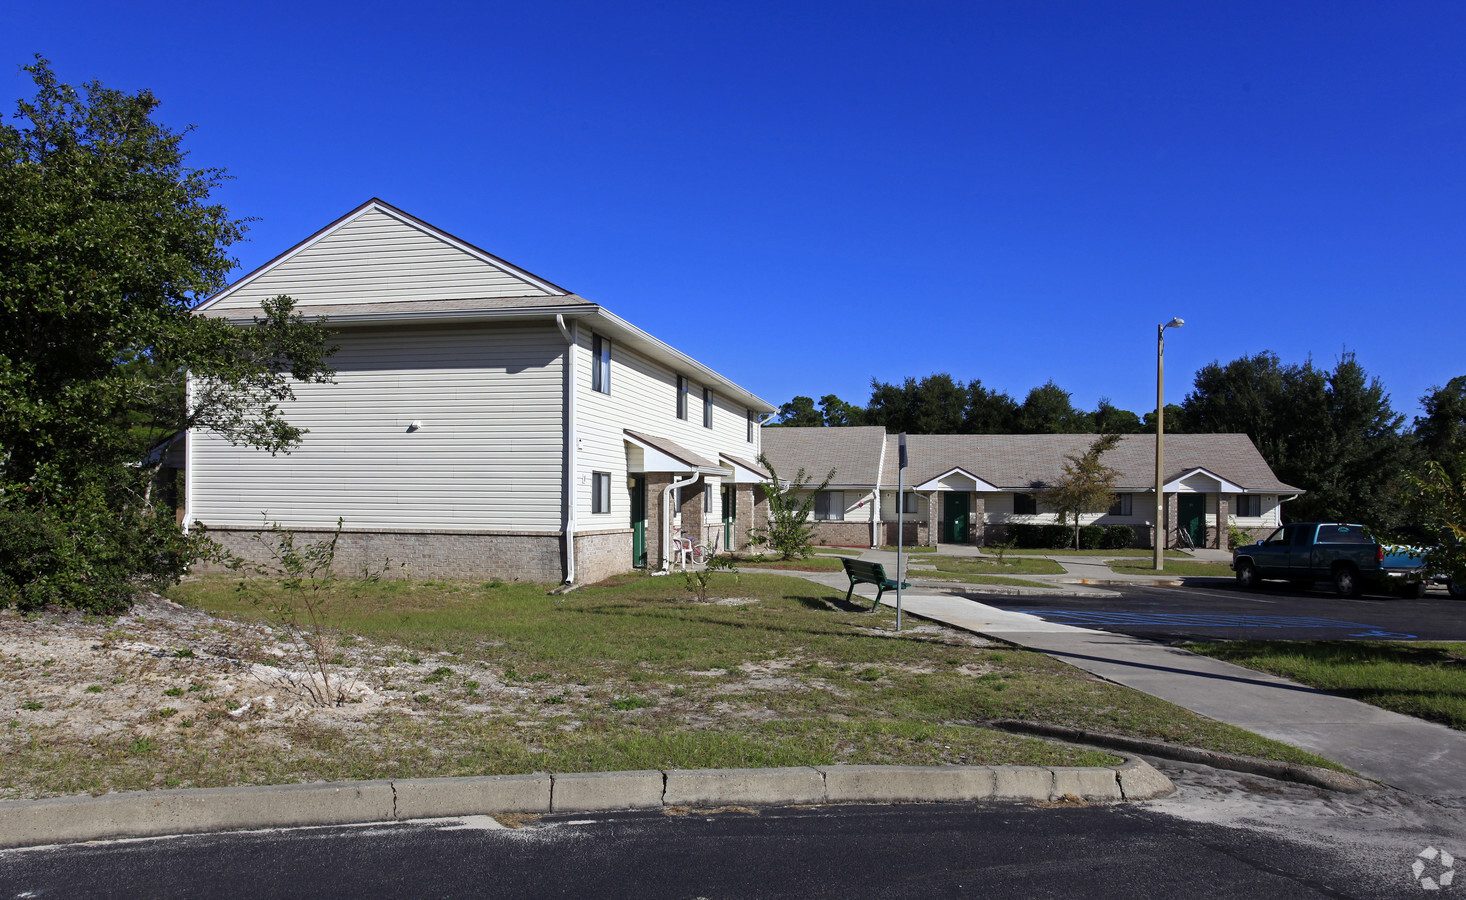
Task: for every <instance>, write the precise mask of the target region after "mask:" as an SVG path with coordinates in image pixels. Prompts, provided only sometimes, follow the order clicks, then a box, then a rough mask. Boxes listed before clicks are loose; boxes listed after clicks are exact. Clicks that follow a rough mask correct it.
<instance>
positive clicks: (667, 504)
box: [661, 472, 702, 572]
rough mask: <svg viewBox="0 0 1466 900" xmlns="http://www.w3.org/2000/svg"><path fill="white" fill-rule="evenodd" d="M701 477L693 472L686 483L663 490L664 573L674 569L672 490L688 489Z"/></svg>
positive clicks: (676, 482) (673, 484) (678, 483)
mask: <svg viewBox="0 0 1466 900" xmlns="http://www.w3.org/2000/svg"><path fill="white" fill-rule="evenodd" d="M701 477H702V473H700V472H693V473H692V474H691V475H689V476H687V480H686V481H674V482H672V483H671V484H669V485H667V486H666V487H664V488H662V501H661V502H662V569H661V571H662V572H668V571H671V569H672V503H671V500H672V489H673V488H684V487H687V486H688V485H689V484H692V483H693V482H695V481H697V480H698V479H699V478H701Z"/></svg>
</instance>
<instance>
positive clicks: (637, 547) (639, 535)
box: [626, 475, 646, 567]
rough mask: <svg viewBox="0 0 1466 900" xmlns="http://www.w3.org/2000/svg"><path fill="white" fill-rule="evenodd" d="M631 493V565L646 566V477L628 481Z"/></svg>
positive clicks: (636, 476) (631, 478)
mask: <svg viewBox="0 0 1466 900" xmlns="http://www.w3.org/2000/svg"><path fill="white" fill-rule="evenodd" d="M626 487H627V489H628V490H630V491H631V564H632V565H633V566H639V567H645V566H646V476H645V475H631V476H628V477H627V479H626Z"/></svg>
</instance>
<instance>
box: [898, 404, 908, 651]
mask: <svg viewBox="0 0 1466 900" xmlns="http://www.w3.org/2000/svg"><path fill="white" fill-rule="evenodd" d="M896 446H897V447H898V448H899V449H900V453H899V458H900V465H898V466H897V467H896V630H897V631H900V630H901V582H902V579H903V578H904V577H905V576H906V570H905V569H903V568H902V566H901V556H902V550H903V548H904V545H905V538H906V432H904V431H903V432H901V437H900V438H899V439H898V440H897V442H896Z"/></svg>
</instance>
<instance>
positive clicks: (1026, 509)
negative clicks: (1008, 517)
mask: <svg viewBox="0 0 1466 900" xmlns="http://www.w3.org/2000/svg"><path fill="white" fill-rule="evenodd" d="M1037 512H1038V498H1037V497H1035V496H1033V495H1032V494H1014V495H1013V514H1014V515H1015V516H1031V515H1034V514H1036V513H1037Z"/></svg>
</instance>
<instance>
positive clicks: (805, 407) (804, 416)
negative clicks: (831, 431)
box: [772, 396, 825, 428]
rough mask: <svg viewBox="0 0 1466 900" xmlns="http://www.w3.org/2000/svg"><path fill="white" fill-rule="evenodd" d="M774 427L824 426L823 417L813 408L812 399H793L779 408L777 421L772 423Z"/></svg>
mask: <svg viewBox="0 0 1466 900" xmlns="http://www.w3.org/2000/svg"><path fill="white" fill-rule="evenodd" d="M772 424H773V425H774V426H776V427H777V426H779V425H791V426H798V427H804V428H808V427H811V426H818V425H823V424H825V420H824V417H823V416H822V415H820V413H819V411H818V410H816V409H815V408H814V399H813V398H811V397H803V396H801V397H795V398H794V399H793V400H790V401H789V402H788V403H785V404H784V405H783V406H781V407H779V421H777V422H774V423H772Z"/></svg>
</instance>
